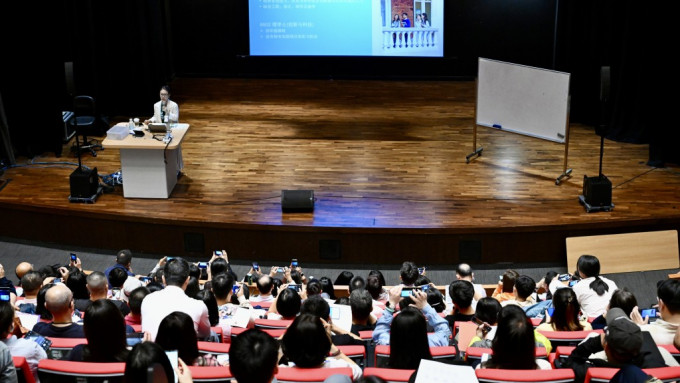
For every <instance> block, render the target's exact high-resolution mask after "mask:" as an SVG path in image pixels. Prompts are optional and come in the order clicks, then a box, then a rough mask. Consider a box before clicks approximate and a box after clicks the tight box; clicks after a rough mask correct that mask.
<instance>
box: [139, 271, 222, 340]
mask: <svg viewBox="0 0 680 383" xmlns="http://www.w3.org/2000/svg"><path fill="white" fill-rule="evenodd" d="M163 268H164V272H163V274H164V275H163V282H164V283H165V284H166V286H167V287H166V288H164V289H163V290H161V291H156V292H154V293H151V294H149V295H147V296H146V298H144V300H143V301H142V329H143V330H144V331H148V332H149V334H150V336H151V339H152V340H155V339H156V333H157V332H158V326H159V325H160V323H161V321H162V320H163V318H165V317H166V316H167V315H168V314H170V313H172V312H174V311H181V312H184V313H186V314H188V315H189V316H190V317H191V318H192V320H193V322H194V330H196V333H197V335H198V338H200V339H206V338H208V337H210V335H211V332H210V319H209V317H208V308H207V307H206V306H205V304H204V303H203V302H202V301H199V300H197V299H194V298H190V297H188V296H186V294H185V293H184V290H185V289H186V286H187V284H188V283H189V264H188V263H187V261H185V260H184V259H182V258H173V259H172V260H170V261H168V262H166V263H165V266H164V267H163Z"/></svg>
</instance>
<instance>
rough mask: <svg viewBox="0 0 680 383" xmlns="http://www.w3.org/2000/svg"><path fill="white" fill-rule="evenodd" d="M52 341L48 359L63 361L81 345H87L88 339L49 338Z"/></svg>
mask: <svg viewBox="0 0 680 383" xmlns="http://www.w3.org/2000/svg"><path fill="white" fill-rule="evenodd" d="M48 339H49V340H50V341H52V345H51V346H50V350H49V352H48V353H47V357H48V358H50V359H61V358H63V357H64V356H66V354H68V353H69V351H71V350H72V349H73V347H75V346H77V345H79V344H87V339H86V338H54V337H48Z"/></svg>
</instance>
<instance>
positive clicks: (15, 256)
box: [0, 236, 678, 307]
mask: <svg viewBox="0 0 680 383" xmlns="http://www.w3.org/2000/svg"><path fill="white" fill-rule="evenodd" d="M121 248H124V247H121ZM71 252H74V253H76V254H77V255H78V257H79V258H80V259H81V261H82V263H83V268H85V269H87V270H104V269H106V268H107V267H108V266H110V265H112V264H113V263H114V260H115V252H111V251H105V250H101V249H89V248H65V247H63V246H60V245H55V244H48V243H35V242H28V241H24V240H17V239H13V238H7V237H2V236H0V264H2V265H3V266H4V268H5V273H6V276H7V277H8V278H9V279H10V280H12V281H14V282H15V283H16V279H17V278H16V276H15V274H14V269H15V267H16V265H17V264H18V263H19V262H22V261H27V262H30V263H32V264H33V265H34V266H35V267H36V268H39V267H40V266H44V265H54V264H60V265H63V264H67V263H68V260H69V253H71ZM162 256H163V254H135V255H134V257H133V261H132V268H133V270H134V272H135V273H137V274H147V273H148V272H149V271H150V270H151V269H152V268H153V266H154V265H155V264H156V262H157V261H158V259H160V258H161V257H162ZM190 261H194V262H195V261H199V259H190ZM411 261H414V262H415V263H416V264H419V265H420V264H423V265H427V262H426V260H425V261H423V260H418V259H411ZM230 262H231V264H232V267H233V269H234V271H235V272H236V273H237V275H239V276H243V275H244V274H245V273H246V272H247V271H248V269H249V267H250V266H249V265H250V262H251V260H246V259H233V258H231V259H230ZM299 262H300V266H302V267H303V268H304V270H305V274H307V275H308V276H314V277H317V278H320V277H322V276H327V277H329V278H331V280H335V278H336V277H337V276H338V275H339V274H340V273H341V272H342V271H344V270H349V271H351V272H352V273H354V275H361V276H364V277H365V276H366V275H367V274H368V272H369V270H372V269H377V270H380V271H382V272H383V274H384V275H385V279H386V282H387V284H388V285H392V284H396V283H398V282H399V268H398V266H392V265H390V266H386V265H370V264H367V265H362V266H363V267H361V268H359V267H357V266H356V265H352V266H348V265H342V264H335V265H327V264H323V265H322V264H312V263H305V262H304V259H300V260H299ZM260 265H261V266H262V267H263V268H264V269H265V270H266V269H267V268H268V267H271V266H279V265H277V264H275V263H272V262H260ZM280 266H285V265H280ZM472 266H473V268H475V270H476V271H475V278H476V282H477V283H482V284H492V283H497V281H498V275H500V274H502V273H503V271H505V270H506V269H509V268H512V269H515V270H517V271H518V272H519V273H520V274H525V275H529V276H530V277H532V278H534V279H535V280H539V279H541V278H542V277H543V276H544V275H545V273H546V272H548V271H550V270H554V271H556V272H558V273H564V272H567V269H566V267H565V265H556V264H517V263H511V262H508V263H503V264H495V265H478V266H477V265H472ZM454 267H455V266H454V265H449V266H437V267H434V266H432V267H430V268H429V269H428V271H427V276H428V277H429V278H430V280H432V281H433V282H434V283H435V284H438V285H447V284H449V283H450V282H451V281H452V280H453V279H454V278H455V273H454V272H453V269H454ZM677 271H678V270H674V269H672V270H656V271H646V272H634V273H621V274H612V275H606V277H607V278H610V279H612V280H614V281H615V282H616V284H617V285H618V286H619V288H622V287H626V288H628V289H629V290H630V291H633V292H634V293H635V296H636V297H637V299H638V303H639V304H640V307H649V306H651V305H652V304H655V303H656V283H657V281H659V280H662V279H665V278H667V276H668V274H670V273H675V272H677Z"/></svg>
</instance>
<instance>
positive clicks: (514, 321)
mask: <svg viewBox="0 0 680 383" xmlns="http://www.w3.org/2000/svg"><path fill="white" fill-rule="evenodd" d="M491 349H492V350H493V354H492V355H491V357H490V359H489V360H488V361H486V362H484V363H482V364H481V365H480V366H479V368H498V369H509V370H538V369H545V370H549V369H551V368H552V367H551V366H550V363H549V362H548V361H547V360H543V359H536V340H535V337H534V327H533V326H532V324H531V321H530V320H529V318H527V316H526V314H525V313H524V310H522V309H521V308H520V307H519V306H516V305H507V306H505V307H503V308H502V309H501V311H500V313H499V314H498V327H497V329H496V336H495V337H494V338H493V342H492V346H491Z"/></svg>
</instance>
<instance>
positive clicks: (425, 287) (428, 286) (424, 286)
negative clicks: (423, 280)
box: [420, 285, 430, 291]
mask: <svg viewBox="0 0 680 383" xmlns="http://www.w3.org/2000/svg"><path fill="white" fill-rule="evenodd" d="M429 289H430V285H422V286H420V290H422V291H427V290H429Z"/></svg>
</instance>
